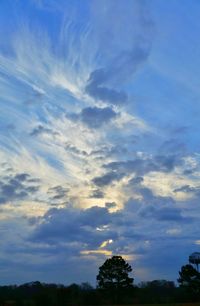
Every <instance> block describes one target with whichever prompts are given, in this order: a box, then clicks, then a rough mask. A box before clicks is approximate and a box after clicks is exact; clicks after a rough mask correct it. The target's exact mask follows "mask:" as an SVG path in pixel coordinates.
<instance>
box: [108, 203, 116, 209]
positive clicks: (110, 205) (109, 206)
mask: <svg viewBox="0 0 200 306" xmlns="http://www.w3.org/2000/svg"><path fill="white" fill-rule="evenodd" d="M105 206H106V207H107V208H115V207H117V204H116V203H115V202H107V203H105Z"/></svg>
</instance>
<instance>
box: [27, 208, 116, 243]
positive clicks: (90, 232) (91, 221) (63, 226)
mask: <svg viewBox="0 0 200 306" xmlns="http://www.w3.org/2000/svg"><path fill="white" fill-rule="evenodd" d="M110 222H111V214H110V213H109V212H108V209H107V208H102V207H92V208H89V209H86V210H84V211H80V210H77V209H73V208H64V209H51V210H49V211H48V212H47V213H46V214H45V216H44V217H43V222H42V223H41V220H40V224H39V225H38V227H37V228H36V230H35V232H34V233H33V235H32V236H31V237H30V240H31V241H33V242H42V243H44V242H46V243H49V244H59V243H60V241H66V242H73V243H75V242H77V243H81V245H82V246H83V245H84V244H87V245H88V247H89V248H94V247H98V246H100V244H101V243H102V242H103V241H104V240H107V239H112V238H113V239H114V238H116V236H117V234H116V233H115V232H114V231H112V230H109V229H105V230H102V231H99V230H97V229H96V228H97V227H101V226H103V225H108V224H109V223H110Z"/></svg>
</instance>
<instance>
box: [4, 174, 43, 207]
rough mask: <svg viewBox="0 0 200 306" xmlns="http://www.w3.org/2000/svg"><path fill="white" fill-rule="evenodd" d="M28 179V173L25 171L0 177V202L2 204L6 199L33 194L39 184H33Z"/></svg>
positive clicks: (21, 197)
mask: <svg viewBox="0 0 200 306" xmlns="http://www.w3.org/2000/svg"><path fill="white" fill-rule="evenodd" d="M30 179H31V178H30V175H29V174H27V173H19V174H16V175H13V176H12V175H11V176H5V177H2V178H1V182H0V193H1V196H0V203H1V204H4V203H6V202H8V201H12V200H20V199H24V198H26V197H28V196H30V195H32V194H35V193H36V192H37V191H38V190H39V185H38V184H37V185H36V184H33V183H32V182H30Z"/></svg>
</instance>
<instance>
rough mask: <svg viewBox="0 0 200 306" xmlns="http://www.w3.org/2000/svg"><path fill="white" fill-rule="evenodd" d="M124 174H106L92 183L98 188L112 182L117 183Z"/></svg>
mask: <svg viewBox="0 0 200 306" xmlns="http://www.w3.org/2000/svg"><path fill="white" fill-rule="evenodd" d="M124 175H125V174H122V173H117V172H114V171H112V172H108V173H106V174H104V175H102V176H98V177H95V178H94V179H93V180H92V182H93V183H94V184H95V185H97V186H98V187H103V186H106V185H109V184H111V183H113V181H119V180H120V179H122V178H123V176H124Z"/></svg>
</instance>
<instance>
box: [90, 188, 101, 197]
mask: <svg viewBox="0 0 200 306" xmlns="http://www.w3.org/2000/svg"><path fill="white" fill-rule="evenodd" d="M90 198H96V199H103V198H104V192H103V191H102V190H100V189H95V190H93V192H92V194H91V195H90Z"/></svg>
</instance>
